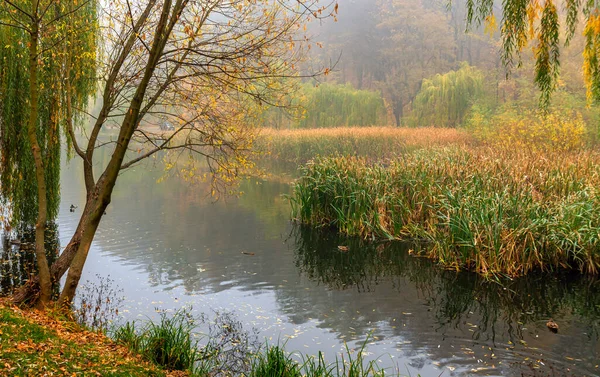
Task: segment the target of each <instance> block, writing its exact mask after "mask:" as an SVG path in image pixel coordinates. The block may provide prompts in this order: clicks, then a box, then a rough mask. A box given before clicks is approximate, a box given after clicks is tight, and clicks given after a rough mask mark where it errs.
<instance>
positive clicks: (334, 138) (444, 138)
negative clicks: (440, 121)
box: [256, 127, 473, 163]
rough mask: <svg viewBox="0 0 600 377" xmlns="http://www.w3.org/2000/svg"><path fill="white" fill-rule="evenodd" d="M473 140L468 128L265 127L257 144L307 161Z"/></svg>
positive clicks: (381, 154)
mask: <svg viewBox="0 0 600 377" xmlns="http://www.w3.org/2000/svg"><path fill="white" fill-rule="evenodd" d="M472 142H473V138H472V137H471V136H470V135H469V134H468V133H467V132H465V131H461V130H457V129H450V128H444V129H441V128H433V127H429V128H418V129H417V128H396V127H336V128H317V129H298V130H273V129H263V130H261V133H260V135H259V136H258V138H257V140H256V145H257V147H258V149H260V150H262V151H264V152H267V155H269V156H271V157H273V158H275V159H277V160H280V161H288V162H294V163H305V162H307V161H308V160H310V159H312V158H314V157H315V156H321V157H325V156H335V155H345V156H362V157H366V158H370V159H380V158H390V157H394V156H397V155H400V154H402V153H403V152H405V151H407V150H412V149H415V148H421V147H428V146H442V145H449V144H470V143H472Z"/></svg>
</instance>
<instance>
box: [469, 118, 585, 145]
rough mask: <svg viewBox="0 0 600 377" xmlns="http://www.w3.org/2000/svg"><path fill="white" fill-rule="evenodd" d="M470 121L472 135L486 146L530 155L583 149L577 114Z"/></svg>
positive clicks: (580, 119)
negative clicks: (493, 145) (527, 150)
mask: <svg viewBox="0 0 600 377" xmlns="http://www.w3.org/2000/svg"><path fill="white" fill-rule="evenodd" d="M478 118H482V115H481V114H479V115H476V116H474V117H473V118H472V119H471V124H472V130H473V133H474V135H475V136H476V137H477V138H479V139H481V140H483V141H485V142H487V143H490V144H495V145H499V146H502V147H506V148H527V149H531V150H533V151H563V152H564V151H571V150H576V149H580V148H582V147H584V145H585V140H586V138H585V136H586V125H585V122H584V120H583V118H582V116H581V114H580V113H573V114H563V113H559V112H558V111H554V112H550V113H548V114H545V115H542V114H536V115H529V116H527V115H524V116H520V117H517V116H515V115H514V113H505V114H500V115H495V116H493V117H492V118H491V119H483V118H482V119H478Z"/></svg>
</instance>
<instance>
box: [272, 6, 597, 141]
mask: <svg viewBox="0 0 600 377" xmlns="http://www.w3.org/2000/svg"><path fill="white" fill-rule="evenodd" d="M561 11H562V10H561ZM466 12H467V9H466V5H465V4H464V2H459V1H455V2H452V4H451V5H449V4H448V2H446V1H441V0H422V1H421V0H378V1H370V0H348V1H344V2H343V3H342V4H340V9H339V17H338V19H337V22H323V23H312V24H310V25H309V33H310V34H312V35H313V37H314V39H315V40H316V41H319V42H320V43H319V45H320V46H322V47H321V48H313V49H312V50H311V52H310V55H311V59H310V63H309V64H310V67H308V66H307V67H306V68H307V69H309V68H311V67H312V68H314V67H319V66H330V65H331V64H333V65H334V68H333V70H332V71H331V72H330V73H329V74H328V75H326V76H323V77H319V80H318V82H315V81H312V82H305V83H304V84H303V86H302V87H301V90H300V91H299V93H298V95H297V96H296V98H294V99H293V100H292V102H293V103H294V104H296V105H298V106H297V109H298V110H297V112H296V113H292V114H291V115H290V114H289V113H286V112H283V111H280V110H269V111H268V112H267V114H266V115H265V120H264V124H265V125H266V126H267V127H272V128H279V129H290V128H315V127H321V128H325V127H339V126H374V125H378V126H392V125H393V126H403V127H429V126H433V127H459V126H464V127H471V128H476V131H481V132H480V133H485V129H490V128H494V127H495V126H501V125H502V126H503V127H504V126H505V125H506V124H507V123H510V122H522V121H527V120H534V119H536V120H538V119H539V111H538V110H539V101H540V92H539V90H538V89H537V88H536V86H535V82H534V77H535V72H534V70H535V59H534V58H533V57H534V49H535V46H534V45H533V44H532V45H530V46H527V47H526V48H525V49H523V51H522V54H521V59H514V61H513V62H512V64H508V67H505V65H504V64H503V60H502V54H503V49H502V45H501V36H500V31H499V27H498V26H497V25H499V24H500V21H501V17H502V13H501V8H500V5H498V7H497V12H495V17H496V18H497V19H488V20H486V21H487V22H483V23H482V25H480V26H479V27H472V28H470V29H467V25H466V19H467V14H466ZM561 17H562V18H563V19H564V17H565V14H564V12H562V14H561ZM329 21H331V20H329ZM583 25H584V23H580V24H579V25H578V28H579V29H578V30H577V31H576V32H575V36H574V37H573V39H572V40H571V42H570V44H569V45H568V46H566V47H564V48H563V49H562V50H561V71H560V79H559V83H558V84H559V85H558V88H557V89H556V92H555V93H554V95H553V97H552V102H551V105H550V107H549V109H548V110H549V112H550V113H551V114H552V113H554V114H559V115H561V116H563V117H568V118H570V119H572V120H576V121H577V122H576V123H577V124H576V125H571V127H570V129H569V130H568V131H569V132H570V134H571V135H572V136H573V137H575V139H578V138H582V139H585V140H586V142H590V141H594V140H595V139H597V136H598V111H597V108H596V107H595V106H593V104H590V103H588V102H587V101H586V90H585V84H584V79H583V73H582V63H583V57H582V51H583V49H584V44H585V39H584V36H583V30H582V29H583ZM465 31H466V32H465ZM531 32H532V33H533V32H534V31H533V30H531ZM563 34H564V31H563ZM562 41H563V42H564V38H562ZM307 64H308V63H307ZM589 105H591V106H589ZM581 122H584V123H585V127H583V128H584V129H580V128H581V127H580V126H581ZM532 132H533V131H532Z"/></svg>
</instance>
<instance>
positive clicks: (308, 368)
mask: <svg viewBox="0 0 600 377" xmlns="http://www.w3.org/2000/svg"><path fill="white" fill-rule="evenodd" d="M194 326H195V322H194V318H193V317H192V316H191V314H190V312H188V311H186V310H181V311H178V312H175V313H173V314H169V315H167V314H166V313H163V314H162V315H161V318H160V321H158V322H156V323H153V322H143V323H140V322H137V323H132V322H129V323H127V324H125V325H124V326H123V327H120V328H118V329H116V330H115V331H114V332H113V333H112V336H113V337H114V340H112V339H110V338H108V337H106V336H105V335H102V334H101V333H97V332H91V331H87V330H85V329H84V328H82V327H81V326H80V325H78V324H76V323H74V322H72V321H69V320H66V319H64V317H61V316H60V315H58V312H54V311H52V310H49V311H46V312H45V313H42V312H40V311H37V310H21V309H18V308H16V307H13V306H11V305H10V304H8V303H7V301H5V300H1V299H0V361H1V362H0V375H3V376H4V375H6V376H45V375H53V376H81V375H83V376H88V375H90V376H92V375H93V376H96V375H98V376H179V377H181V376H198V377H200V376H202V377H203V376H250V377H269V376H272V377H284V376H285V377H385V376H398V377H399V376H400V374H399V373H398V372H397V371H390V370H385V369H382V368H380V367H379V366H378V365H377V364H376V362H375V361H367V360H365V359H364V358H363V355H364V354H365V352H364V351H365V350H364V346H363V348H362V349H359V350H358V351H353V350H350V349H347V352H346V354H344V355H338V357H337V358H336V361H334V362H328V361H326V360H325V357H324V355H323V354H322V353H321V352H318V355H317V356H306V355H304V354H301V353H298V352H292V353H289V352H287V351H286V350H285V349H284V347H283V346H282V345H279V344H277V345H268V344H263V345H260V344H258V343H256V340H254V341H251V340H250V336H249V334H248V333H246V332H245V331H244V329H243V328H242V326H241V323H239V322H237V321H236V320H235V318H234V317H231V316H230V315H228V314H226V315H220V316H218V317H217V318H216V320H215V322H214V323H213V326H214V328H215V329H217V332H218V334H213V335H215V336H212V337H206V336H204V337H202V336H200V337H198V336H197V335H198V334H196V333H195V327H194ZM207 338H208V339H207ZM201 340H203V342H201ZM367 342H368V339H367V340H366V341H365V342H364V344H365V345H366V344H367Z"/></svg>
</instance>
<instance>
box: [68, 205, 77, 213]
mask: <svg viewBox="0 0 600 377" xmlns="http://www.w3.org/2000/svg"><path fill="white" fill-rule="evenodd" d="M76 208H77V206H74V205H73V204H71V206H70V207H69V212H75V209H76Z"/></svg>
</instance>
